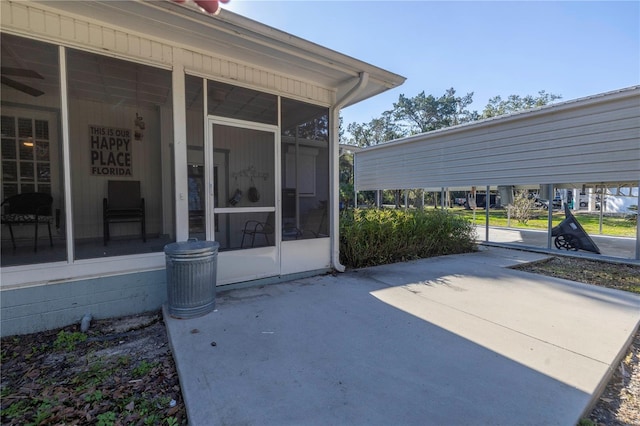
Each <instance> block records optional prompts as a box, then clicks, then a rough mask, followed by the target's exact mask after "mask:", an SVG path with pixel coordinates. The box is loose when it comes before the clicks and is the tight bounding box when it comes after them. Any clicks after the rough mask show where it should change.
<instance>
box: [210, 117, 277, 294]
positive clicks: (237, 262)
mask: <svg viewBox="0 0 640 426" xmlns="http://www.w3.org/2000/svg"><path fill="white" fill-rule="evenodd" d="M214 125H222V126H230V127H238V128H243V129H251V130H260V131H264V132H270V133H272V134H273V143H274V145H273V149H274V165H273V166H274V194H275V197H274V205H273V206H268V207H217V208H216V207H214V185H215V182H214V164H213V163H214V161H213V159H214V146H213V126H214ZM204 155H205V188H206V191H205V207H206V237H207V240H210V241H215V232H214V229H215V228H214V226H215V215H216V214H225V213H231V214H233V213H259V212H274V213H275V214H274V217H275V224H274V228H275V232H274V240H275V245H274V246H269V247H258V248H248V249H240V250H230V251H224V252H221V253H219V254H218V280H217V284H218V285H223V284H229V283H234V282H241V281H249V280H254V279H259V278H265V277H270V276H277V275H280V244H281V237H280V235H281V226H282V225H281V209H280V203H281V200H280V198H281V197H280V191H281V186H282V184H281V170H280V157H281V154H280V130H279V128H278V126H276V125H269V124H262V123H255V122H248V121H243V120H237V119H232V118H223V117H218V116H208V117H207V133H206V139H205V146H204ZM227 183H228V182H227Z"/></svg>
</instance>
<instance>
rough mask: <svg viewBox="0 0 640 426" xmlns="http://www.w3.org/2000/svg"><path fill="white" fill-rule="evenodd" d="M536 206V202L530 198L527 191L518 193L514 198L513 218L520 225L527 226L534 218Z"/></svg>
mask: <svg viewBox="0 0 640 426" xmlns="http://www.w3.org/2000/svg"><path fill="white" fill-rule="evenodd" d="M535 204H536V202H535V200H534V199H533V198H531V197H529V194H528V192H527V191H517V192H516V195H515V197H514V198H513V210H512V211H513V216H514V217H515V218H516V220H517V221H518V222H519V223H521V224H523V225H526V224H527V222H529V219H531V218H532V216H533V210H534V209H535Z"/></svg>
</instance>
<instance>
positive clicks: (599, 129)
mask: <svg viewBox="0 0 640 426" xmlns="http://www.w3.org/2000/svg"><path fill="white" fill-rule="evenodd" d="M354 157H355V159H354V169H355V170H354V176H355V178H354V180H355V190H356V191H370V190H373V191H375V190H381V189H410V188H423V189H425V190H426V191H433V192H435V191H437V192H440V191H442V192H444V191H445V190H447V189H449V190H467V191H469V190H471V189H472V188H478V189H483V190H485V189H486V191H487V193H489V191H491V190H494V191H495V190H499V191H500V192H501V193H502V194H513V191H514V190H517V189H536V190H538V191H539V193H540V198H542V199H547V200H549V199H552V198H553V194H554V193H557V191H560V190H563V189H565V190H572V191H576V192H578V193H584V192H587V193H591V194H598V193H600V194H602V197H603V198H604V194H605V193H606V191H605V189H606V188H615V189H616V190H617V191H618V190H619V191H622V192H625V193H626V194H628V195H630V196H632V197H634V199H633V202H634V204H636V205H638V204H640V193H639V191H638V187H640V86H633V87H628V88H624V89H620V90H615V91H611V92H607V93H602V94H598V95H594V96H589V97H585V98H580V99H576V100H571V101H566V102H562V103H557V104H553V105H547V106H543V107H540V108H536V109H533V110H527V111H523V112H519V113H514V114H509V115H505V116H499V117H494V118H490V119H486V120H481V121H477V122H473V123H468V124H463V125H459V126H454V127H450V128H446V129H441V130H436V131H433V132H427V133H422V134H418V135H414V136H410V137H406V138H402V139H397V140H393V141H390V142H387V143H384V144H380V145H376V146H372V147H368V148H364V149H362V150H361V151H358V152H356V153H355V155H354ZM598 191H600V192H598ZM506 197H507V198H509V195H506ZM485 211H486V226H485V236H484V242H485V243H487V244H496V245H504V246H509V245H510V244H509V243H508V242H499V241H494V240H495V239H494V238H492V236H491V235H490V234H491V230H490V228H489V211H488V209H487V210H485ZM601 216H602V214H601ZM635 228H636V232H635V237H634V238H631V239H632V240H635V241H634V242H635V244H634V246H635V250H633V251H634V252H635V256H631V257H630V259H629V260H631V259H633V258H635V260H640V235H639V231H638V226H637V225H636V227H635ZM551 229H552V212H551V210H549V226H548V229H547V239H546V247H545V246H542V247H533V246H531V247H528V246H527V244H526V242H525V241H524V239H523V240H521V241H519V243H522V244H517V246H518V247H528V248H535V249H538V250H542V251H549V250H551V249H552V237H551ZM603 255H604V256H610V257H616V256H615V255H610V254H608V253H603Z"/></svg>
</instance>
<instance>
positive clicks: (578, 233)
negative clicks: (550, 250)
mask: <svg viewBox="0 0 640 426" xmlns="http://www.w3.org/2000/svg"><path fill="white" fill-rule="evenodd" d="M564 215H565V219H564V220H563V221H562V222H560V224H559V225H557V226H554V227H553V229H552V230H551V236H553V237H556V239H555V240H554V244H555V246H556V248H558V249H565V250H585V251H590V252H593V253H597V254H600V249H599V248H598V246H597V245H596V243H594V242H593V240H592V239H591V237H590V236H589V234H587V233H586V231H585V230H584V228H582V225H580V223H579V222H578V221H577V220H576V218H575V216H574V215H573V214H572V213H571V210H569V206H568V205H566V204H565V205H564Z"/></svg>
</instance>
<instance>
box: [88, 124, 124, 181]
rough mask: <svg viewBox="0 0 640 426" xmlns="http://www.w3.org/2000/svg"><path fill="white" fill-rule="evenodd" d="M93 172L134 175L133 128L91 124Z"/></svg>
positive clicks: (98, 173) (103, 174)
mask: <svg viewBox="0 0 640 426" xmlns="http://www.w3.org/2000/svg"><path fill="white" fill-rule="evenodd" d="M89 144H90V147H91V174H92V175H100V176H132V165H131V151H132V148H133V147H132V145H131V130H129V129H119V128H117V127H105V126H89Z"/></svg>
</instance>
